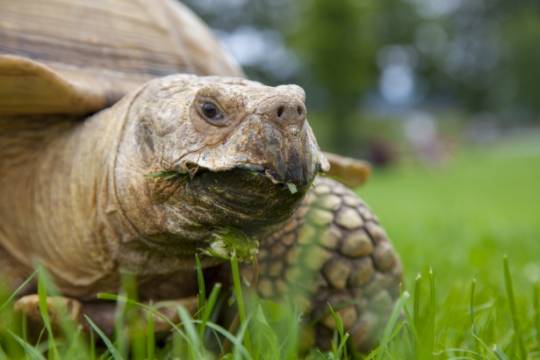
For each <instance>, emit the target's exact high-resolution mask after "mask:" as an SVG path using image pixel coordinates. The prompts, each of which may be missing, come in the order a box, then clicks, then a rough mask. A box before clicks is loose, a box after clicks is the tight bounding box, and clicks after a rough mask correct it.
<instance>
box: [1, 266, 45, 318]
mask: <svg viewBox="0 0 540 360" xmlns="http://www.w3.org/2000/svg"><path fill="white" fill-rule="evenodd" d="M37 272H38V271H37V270H36V271H34V272H33V273H32V275H30V276H29V277H28V278H27V279H26V280H24V281H23V283H22V284H21V285H19V286H18V287H17V289H15V291H14V292H12V293H11V295H10V296H9V297H8V298H7V299H6V301H4V302H3V303H2V305H0V312H1V311H2V310H4V308H5V307H6V306H7V305H9V304H11V303H12V302H13V301H14V300H15V298H16V297H17V295H18V294H19V293H20V292H21V291H22V290H23V289H24V288H25V287H26V286H27V285H28V284H29V283H30V282H31V281H32V280H33V279H34V278H35V277H36V274H37Z"/></svg>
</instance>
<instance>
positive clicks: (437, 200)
mask: <svg viewBox="0 0 540 360" xmlns="http://www.w3.org/2000/svg"><path fill="white" fill-rule="evenodd" d="M359 193H360V194H361V196H362V197H364V199H365V200H366V201H367V202H368V203H369V204H370V205H371V207H372V208H373V210H374V211H375V213H377V214H378V216H379V218H380V220H381V222H382V223H383V224H384V225H385V227H386V229H387V231H388V233H389V235H390V237H391V238H392V239H393V241H394V244H395V247H396V248H397V249H398V251H399V253H400V254H401V258H402V261H403V264H404V268H405V273H406V288H407V289H408V291H409V292H410V293H411V295H412V298H411V299H409V304H408V306H409V308H408V309H409V311H410V313H411V317H412V318H413V319H412V320H413V321H414V320H415V319H416V320H417V321H419V322H420V323H421V324H418V325H419V326H420V327H421V328H422V326H424V329H420V330H421V332H422V331H423V333H421V334H418V337H419V338H421V339H420V344H418V345H420V346H421V347H422V348H423V350H429V351H426V352H422V351H420V352H419V351H417V352H416V353H415V352H414V347H413V348H412V349H410V352H407V355H410V356H405V353H404V352H399V351H396V352H390V353H392V354H393V357H394V358H396V359H400V358H404V357H413V356H412V355H414V354H416V356H417V357H429V353H433V354H435V355H436V356H435V357H437V358H447V357H449V358H467V359H469V358H470V359H476V358H493V359H505V358H508V359H517V358H519V357H520V356H523V353H524V352H525V353H527V354H528V356H529V358H540V349H539V341H538V339H540V337H539V336H540V334H539V333H538V331H539V330H540V328H539V325H540V324H539V323H538V320H539V319H538V317H536V316H538V314H537V313H535V311H534V307H533V303H534V301H533V298H534V295H533V293H534V289H535V286H536V289H537V290H536V291H537V294H538V285H537V284H538V283H539V282H540V139H539V138H538V137H530V138H528V139H519V140H516V139H514V140H509V141H505V142H503V143H499V144H497V145H484V146H482V147H477V148H473V149H468V150H467V151H463V152H460V153H458V154H457V156H456V157H455V159H453V160H452V161H451V162H450V163H449V164H447V165H445V166H441V167H438V168H425V167H421V166H402V167H398V168H395V169H391V170H389V171H384V172H376V173H375V176H374V177H373V178H372V179H371V181H370V182H369V184H368V185H367V186H365V188H362V189H360V190H359ZM505 256H508V263H509V270H510V273H511V280H512V282H513V287H514V296H515V308H516V318H517V322H518V326H519V330H518V331H517V333H516V325H515V323H514V322H513V321H512V320H513V319H512V311H511V308H510V302H509V293H508V287H507V286H506V284H507V283H505V272H504V266H503V259H504V257H505ZM430 269H432V270H431V271H432V273H433V279H429V278H430V275H429V273H430ZM418 274H420V275H418ZM430 282H432V283H433V284H434V287H435V289H434V290H435V291H434V293H435V299H434V300H433V302H432V300H431V299H430V291H429V290H430V289H429V287H430V286H429V283H430ZM415 290H416V292H417V294H416V295H419V296H415ZM471 293H472V296H471ZM415 307H416V309H417V310H418V314H416V315H415V314H414V310H415ZM536 308H537V309H538V304H537V305H536ZM430 311H431V312H434V317H435V322H434V324H429V317H430ZM432 316H433V315H432ZM535 322H536V323H535ZM473 323H474V325H473ZM426 328H427V329H426ZM417 330H418V329H417ZM520 343H521V344H523V346H522V347H521V349H520ZM409 345H410V339H408V338H407V337H398V340H397V341H395V343H394V344H393V345H392V346H395V347H397V348H400V347H404V346H405V347H406V346H409ZM417 349H418V348H417ZM458 349H466V350H467V351H459V350H458ZM399 350H400V351H401V350H403V348H400V349H399ZM403 351H405V350H403ZM390 353H386V356H388V357H390Z"/></svg>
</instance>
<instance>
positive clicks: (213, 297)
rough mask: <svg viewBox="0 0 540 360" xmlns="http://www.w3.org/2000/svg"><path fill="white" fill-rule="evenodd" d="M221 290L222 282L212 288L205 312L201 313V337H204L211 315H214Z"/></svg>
mask: <svg viewBox="0 0 540 360" xmlns="http://www.w3.org/2000/svg"><path fill="white" fill-rule="evenodd" d="M220 291H221V284H220V283H216V284H215V285H214V287H213V288H212V291H211V292H210V296H209V297H208V301H207V302H206V304H205V306H204V309H203V312H202V314H201V324H200V325H199V331H200V337H201V339H202V338H203V335H204V332H205V330H206V323H207V322H208V320H209V319H210V316H212V312H213V310H214V307H215V305H216V303H217V300H218V295H219V293H220Z"/></svg>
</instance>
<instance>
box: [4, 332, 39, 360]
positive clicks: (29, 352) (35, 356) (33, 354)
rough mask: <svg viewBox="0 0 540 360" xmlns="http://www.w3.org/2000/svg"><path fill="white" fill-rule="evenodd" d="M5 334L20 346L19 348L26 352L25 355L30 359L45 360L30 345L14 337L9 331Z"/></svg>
mask: <svg viewBox="0 0 540 360" xmlns="http://www.w3.org/2000/svg"><path fill="white" fill-rule="evenodd" d="M7 332H8V333H9V334H10V335H11V336H12V337H13V338H14V339H15V341H17V343H19V345H21V347H22V348H23V349H24V351H25V352H26V355H28V356H29V357H30V358H31V359H36V360H45V357H44V356H43V355H42V354H41V353H40V352H39V351H37V350H36V348H34V347H33V346H32V345H30V344H28V343H27V342H26V341H24V340H23V339H21V338H20V337H18V336H17V335H15V334H14V333H13V332H12V331H11V330H7Z"/></svg>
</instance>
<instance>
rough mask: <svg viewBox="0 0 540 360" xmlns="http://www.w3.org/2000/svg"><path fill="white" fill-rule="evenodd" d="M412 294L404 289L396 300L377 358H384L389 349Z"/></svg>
mask: <svg viewBox="0 0 540 360" xmlns="http://www.w3.org/2000/svg"><path fill="white" fill-rule="evenodd" d="M410 297H411V296H410V294H409V292H408V291H404V292H403V293H402V294H401V296H400V297H399V299H398V301H396V304H395V305H394V309H393V310H392V314H391V315H390V317H389V318H388V322H387V323H386V326H385V328H384V331H383V336H382V339H381V342H380V345H379V349H378V352H377V360H382V359H385V358H384V354H385V352H386V350H387V349H388V344H390V341H391V340H392V333H393V329H394V328H395V327H396V324H397V322H398V320H399V318H400V317H401V313H402V311H403V309H404V307H405V304H406V302H407V301H408V300H409V298H410Z"/></svg>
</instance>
